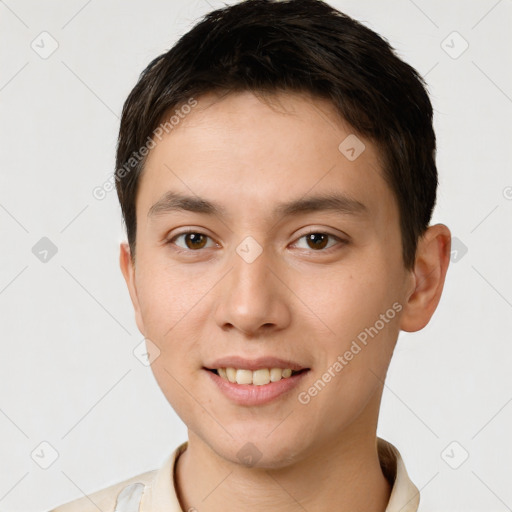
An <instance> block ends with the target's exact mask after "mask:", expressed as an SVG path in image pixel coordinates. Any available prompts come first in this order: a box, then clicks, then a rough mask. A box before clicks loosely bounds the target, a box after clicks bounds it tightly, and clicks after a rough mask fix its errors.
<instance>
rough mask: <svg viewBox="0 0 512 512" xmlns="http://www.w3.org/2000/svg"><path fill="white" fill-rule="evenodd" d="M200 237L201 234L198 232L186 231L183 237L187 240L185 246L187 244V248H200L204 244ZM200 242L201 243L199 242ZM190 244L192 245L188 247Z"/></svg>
mask: <svg viewBox="0 0 512 512" xmlns="http://www.w3.org/2000/svg"><path fill="white" fill-rule="evenodd" d="M202 237H203V235H201V234H200V233H187V236H186V237H185V238H186V241H187V246H189V249H190V248H192V249H197V248H201V247H202V246H203V245H204V240H202ZM189 242H190V243H189ZM198 242H199V243H198ZM201 242H203V243H202V244H201ZM190 245H192V247H190Z"/></svg>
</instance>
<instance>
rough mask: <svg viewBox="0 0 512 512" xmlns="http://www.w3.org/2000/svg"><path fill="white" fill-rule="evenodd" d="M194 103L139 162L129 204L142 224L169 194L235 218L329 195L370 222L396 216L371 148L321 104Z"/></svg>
mask: <svg viewBox="0 0 512 512" xmlns="http://www.w3.org/2000/svg"><path fill="white" fill-rule="evenodd" d="M197 101H198V103H197V106H195V107H194V108H193V109H192V110H191V111H190V112H189V113H188V114H186V115H183V116H182V118H181V119H180V120H179V123H178V124H177V125H175V126H174V128H173V129H172V130H171V131H170V132H169V133H168V134H166V135H164V136H163V137H162V140H160V141H158V140H156V146H155V147H154V148H153V149H152V150H151V151H150V153H149V155H148V158H147V160H146V164H145V169H144V172H143V174H142V176H141V178H140V183H139V187H138V194H137V201H136V202H137V204H136V207H137V215H138V217H139V216H140V219H141V220H142V219H144V218H146V219H147V218H148V215H149V217H152V216H153V215H154V214H155V212H157V211H158V210H159V209H160V212H162V211H163V210H164V209H165V208H162V203H164V202H165V200H166V195H169V192H171V195H172V193H177V194H180V195H182V196H184V195H186V196H188V197H189V199H190V198H192V197H194V196H195V197H196V198H200V199H201V200H203V199H204V200H205V201H206V202H208V203H211V204H213V203H215V204H216V205H217V206H218V212H217V213H219V212H220V210H222V212H223V214H225V215H229V214H232V215H240V213H241V211H240V210H241V209H243V211H244V212H245V213H246V214H247V215H257V216H258V217H261V216H262V214H263V213H264V212H265V213H266V214H267V213H268V215H269V217H270V216H272V217H273V218H275V216H276V215H277V214H278V213H279V212H281V213H286V205H288V206H290V205H291V203H292V202H293V201H295V203H296V200H297V199H299V198H307V197H309V196H315V197H318V196H323V197H325V196H328V195H330V196H332V195H336V196H339V195H343V197H344V198H346V199H347V201H348V202H350V201H352V206H355V205H356V203H359V204H361V205H363V208H362V209H361V211H366V213H368V214H369V215H371V216H381V217H382V216H384V217H387V218H388V220H389V218H390V216H391V217H392V216H393V214H396V205H395V204H394V200H393V195H392V193H391V191H390V189H389V188H388V186H387V184H386V182H385V181H384V179H383V176H382V169H381V163H380V159H379V153H378V151H377V148H376V147H375V146H374V144H373V143H372V142H371V141H369V140H366V139H365V138H363V137H361V136H359V135H356V134H355V133H354V131H353V130H352V129H351V127H350V125H348V124H347V123H346V122H344V121H343V119H341V118H340V117H339V115H338V113H337V112H336V111H335V109H334V107H333V106H332V105H331V104H330V102H328V101H327V100H323V99H319V98H312V97H311V96H308V95H305V94H298V93H279V94H273V95H271V96H268V97H267V98H266V101H262V100H261V99H260V98H258V97H256V96H255V95H254V94H252V93H250V92H241V93H231V94H229V95H226V96H223V97H220V96H218V95H215V94H208V95H205V96H202V97H200V98H198V99H197ZM347 150H348V152H347ZM354 156H355V157H356V158H354ZM158 203H160V206H159V205H158ZM347 204H348V203H347ZM295 206H296V204H295ZM292 209H293V207H292ZM299 209H300V208H299ZM299 209H297V208H296V210H297V211H298V210H299ZM288 210H289V209H288ZM288 213H289V211H288ZM144 222H146V220H144Z"/></svg>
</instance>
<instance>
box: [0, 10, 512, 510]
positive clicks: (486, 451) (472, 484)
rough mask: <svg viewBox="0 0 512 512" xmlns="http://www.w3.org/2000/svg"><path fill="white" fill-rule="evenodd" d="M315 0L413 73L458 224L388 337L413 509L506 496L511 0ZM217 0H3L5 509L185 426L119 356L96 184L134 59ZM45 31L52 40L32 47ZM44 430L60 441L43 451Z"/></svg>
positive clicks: (80, 479)
mask: <svg viewBox="0 0 512 512" xmlns="http://www.w3.org/2000/svg"><path fill="white" fill-rule="evenodd" d="M229 3H233V2H229ZM329 3H330V4H332V5H334V6H335V7H337V8H339V9H340V10H342V11H344V12H346V13H347V14H349V15H352V16H354V17H355V18H356V19H359V20H360V21H362V22H363V23H365V24H366V25H368V26H369V27H370V28H372V29H374V30H376V31H377V32H379V33H380V34H382V35H383V36H385V37H386V38H387V39H388V40H389V41H390V42H391V44H392V45H393V46H394V47H395V48H396V49H397V50H398V52H399V54H400V55H401V56H402V57H403V58H404V59H405V60H406V61H408V62H409V63H411V64H412V65H413V66H414V67H416V68H417V69H418V70H419V71H420V72H421V73H422V74H423V75H424V76H426V79H427V81H428V84H429V89H430V92H431V97H432V101H433V104H434V107H435V115H436V118H435V126H436V131H437V136H438V145H439V151H438V168H439V173H440V189H439V198H438V204H437V208H436V211H435V215H434V219H433V222H443V223H445V224H447V225H448V226H449V227H450V228H451V230H452V234H453V236H454V237H456V238H457V239H458V240H459V241H458V242H457V241H455V242H454V246H455V248H456V249H457V250H458V252H457V254H454V255H453V259H454V261H453V263H452V264H451V266H450V269H449V272H448V277H447V282H446V286H445V292H444V296H443V298H442V300H441V303H440V306H439V308H438V310H437V312H436V313H435V315H434V317H433V319H432V321H431V322H430V324H429V325H428V326H427V327H426V328H425V329H424V330H423V331H421V332H419V333H415V334H404V335H403V336H401V337H400V340H399V342H398V345H397V348H396V351H395V357H394V359H393V362H392V364H391V367H390V370H389V374H388V379H387V386H386V390H385V394H384V397H383V405H382V412H381V417H380V424H379V431H378V434H379V435H380V436H381V437H384V438H385V439H387V440H389V441H391V442H392V443H394V444H395V446H397V447H398V448H399V450H400V451H401V453H402V456H403V457H404V460H405V462H406V466H407V469H408V472H409V475H410V476H411V478H412V480H413V481H414V482H415V484H416V485H417V486H418V488H420V490H421V495H422V497H421V501H422V503H421V510H431V511H444V512H446V511H454V512H455V511H464V512H469V511H485V512H489V511H505V510H512V486H511V485H510V483H511V477H512V462H511V461H512V442H511V441H510V432H511V429H512V404H511V403H510V402H511V401H512V380H511V372H510V361H511V356H512V340H511V335H510V332H511V327H512V286H511V285H512V271H511V265H510V261H511V253H512V236H511V234H512V230H511V220H512V172H511V169H512V167H511V160H512V157H511V151H510V145H511V142H512V138H511V135H512V133H511V132H512V129H511V126H510V121H511V120H512V118H511V114H512V99H511V97H512V71H511V70H512V67H511V58H510V48H511V47H512V36H511V33H512V31H511V21H512V2H511V0H501V1H496V0H482V1H471V2H469V1H462V0H460V1H453V0H452V1H445V0H444V1H441V0H437V1H421V0H416V1H414V2H413V1H412V0H393V1H387V2H382V1H377V0H373V1H361V0H359V1H355V0H354V1H344V0H339V1H330V2H329ZM221 5H222V4H221V2H219V1H217V0H208V2H207V1H206V0H196V1H185V0H180V1H174V0H173V1H170V0H166V1H164V0H152V1H147V2H142V1H134V0H132V1H121V0H108V1H103V2H100V1H99V0H93V1H88V2H87V1H84V0H73V1H66V2H64V1H52V2H36V1H26V2H19V1H18V2H16V1H15V0H6V1H0V24H1V28H0V34H1V35H0V45H1V48H2V50H3V51H2V54H1V57H0V58H1V67H0V70H1V75H0V109H1V110H0V119H1V141H2V143H1V174H0V179H1V181H0V234H1V243H2V251H1V266H0V311H1V313H0V315H1V336H2V345H1V347H2V351H1V357H0V375H1V386H0V450H1V455H0V511H12V512H16V511H42V510H47V509H49V508H52V507H53V506H56V505H58V504H61V503H63V502H66V501H69V500H71V499H74V498H77V497H81V496H83V493H91V492H93V491H96V490H98V489H100V488H103V487H105V486H107V485H110V484H113V483H116V482H118V481H120V480H123V479H125V478H129V477H131V476H134V475H136V474H138V473H141V472H144V471H147V470H150V469H154V468H157V467H159V466H160V465H161V464H162V462H163V460H164V458H166V457H167V456H168V455H169V454H170V452H171V451H172V450H173V449H174V448H175V447H176V446H177V445H178V443H180V442H182V441H184V440H185V439H186V429H185V427H184V426H183V424H182V423H181V421H180V420H179V418H178V417H177V416H176V415H175V414H174V412H173V411H172V410H171V408H170V406H169V405H168V403H167V401H166V399H165V398H164V397H163V395H162V393H161V392H160V389H159V388H158V386H157V384H156V382H155V380H154V378H153V376H152V373H151V371H150V368H149V367H146V366H144V365H143V364H142V363H141V362H140V361H139V360H138V359H137V358H136V357H135V356H134V354H133V350H134V348H135V347H136V346H137V345H139V343H140V342H141V341H142V336H141V334H140V333H139V332H138V330H137V327H136V324H135V321H134V318H133V312H132V306H131V303H130V300H129V296H128V292H127V290H126V287H125V283H124V281H123V279H122V275H121V272H120V270H119V266H118V252H119V250H118V247H119V242H120V241H121V240H123V238H124V234H123V226H122V223H121V215H120V208H119V206H118V203H117V196H116V194H115V192H111V193H109V194H107V197H106V198H105V199H104V200H103V201H98V200H96V199H95V198H94V197H93V196H92V189H93V188H94V187H95V186H97V185H101V184H102V183H103V182H104V181H105V180H106V179H107V178H108V177H109V176H110V175H111V173H112V172H113V170H114V151H115V143H116V137H117V131H118V123H119V115H120V112H121V107H122V103H123V102H124V100H125V98H126V96H127V94H128V93H129V91H130V90H131V88H132V87H133V85H134V84H135V81H136V79H137V77H138V75H139V73H140V72H141V71H142V69H143V68H144V67H145V66H146V65H147V64H148V63H149V61H150V60H151V59H152V58H153V57H155V56H157V55H158V54H160V53H162V52H163V51H165V50H167V49H168V48H169V47H170V46H171V45H172V44H173V43H174V42H175V41H176V39H177V38H178V37H179V36H180V35H181V34H183V33H184V32H186V31H187V30H188V29H189V28H190V27H191V26H192V24H193V23H194V21H196V20H198V18H199V17H200V16H201V15H203V14H205V13H206V12H207V11H209V10H211V9H212V7H220V6H221ZM43 31H47V32H48V33H49V34H51V37H52V38H54V39H55V40H56V41H57V42H58V48H57V50H56V51H55V52H54V53H53V54H52V55H50V56H49V57H48V58H46V59H43V58H42V57H41V56H40V53H41V52H44V51H48V50H49V49H51V44H52V43H51V39H50V38H49V36H40V34H41V32H43ZM454 31H456V32H457V33H458V34H460V36H459V35H457V34H453V32H454ZM43 38H46V39H43ZM33 41H34V43H32V42H33ZM443 41H444V43H443ZM465 41H467V43H468V44H469V47H468V48H467V50H466V51H464V52H463V53H462V54H460V55H459V53H460V52H461V50H463V49H464V46H465ZM31 44H33V45H34V46H35V47H36V48H37V51H35V50H34V49H32V47H31ZM38 52H39V53H38ZM454 57H457V58H454ZM42 237H48V238H49V239H50V240H51V241H52V242H53V243H54V244H55V245H56V247H57V248H58V252H57V254H55V255H54V256H53V257H51V258H50V257H49V256H48V261H47V262H46V263H44V262H42V261H40V260H39V259H38V258H37V257H36V256H35V255H34V254H33V252H32V248H33V246H34V245H35V244H36V243H37V242H38V241H39V240H40V239H41V238H42ZM455 244H456V245H455ZM464 247H466V248H467V253H465V254H464ZM454 441H455V444H451V443H452V442H454ZM42 442H47V443H50V445H51V446H52V447H53V449H54V450H56V452H57V453H58V458H57V459H56V460H55V462H54V463H53V464H51V465H50V466H49V467H48V469H42V468H41V467H40V465H41V464H42V465H45V464H49V463H50V462H51V460H52V453H53V452H52V448H49V446H48V445H46V444H43V445H41V444H40V443H42ZM447 447H448V449H447ZM466 451H467V453H468V454H469V458H468V459H467V460H466V461H465V462H464V463H463V464H462V465H460V467H459V468H458V469H453V468H452V467H450V465H451V466H457V465H458V464H460V462H461V461H462V460H463V458H464V456H465V452H466ZM31 453H34V455H33V457H32V456H31Z"/></svg>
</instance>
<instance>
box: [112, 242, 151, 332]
mask: <svg viewBox="0 0 512 512" xmlns="http://www.w3.org/2000/svg"><path fill="white" fill-rule="evenodd" d="M119 266H120V267H121V272H122V274H123V276H124V280H125V281H126V286H127V287H128V292H129V294H130V299H131V301H132V305H133V310H134V312H135V321H136V322H137V327H138V328H139V331H140V332H141V334H142V335H143V336H144V337H145V336H146V335H145V328H144V322H143V320H142V315H141V311H140V304H139V297H138V295H137V286H136V280H135V265H134V263H133V260H132V257H131V252H130V246H129V244H128V243H126V242H122V243H121V244H120V246H119Z"/></svg>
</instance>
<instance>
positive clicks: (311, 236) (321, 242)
mask: <svg viewBox="0 0 512 512" xmlns="http://www.w3.org/2000/svg"><path fill="white" fill-rule="evenodd" d="M329 239H331V240H332V242H329ZM303 240H304V241H305V243H304V242H302V241H303ZM336 242H338V245H344V244H345V243H347V242H346V241H345V240H342V239H341V238H339V237H337V236H335V235H331V234H330V233H324V232H322V231H311V232H309V233H307V234H305V235H303V236H301V237H300V238H299V241H298V242H296V243H295V245H296V246H297V247H299V248H300V249H309V250H312V251H313V252H329V250H330V249H331V247H333V246H335V245H336Z"/></svg>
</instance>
